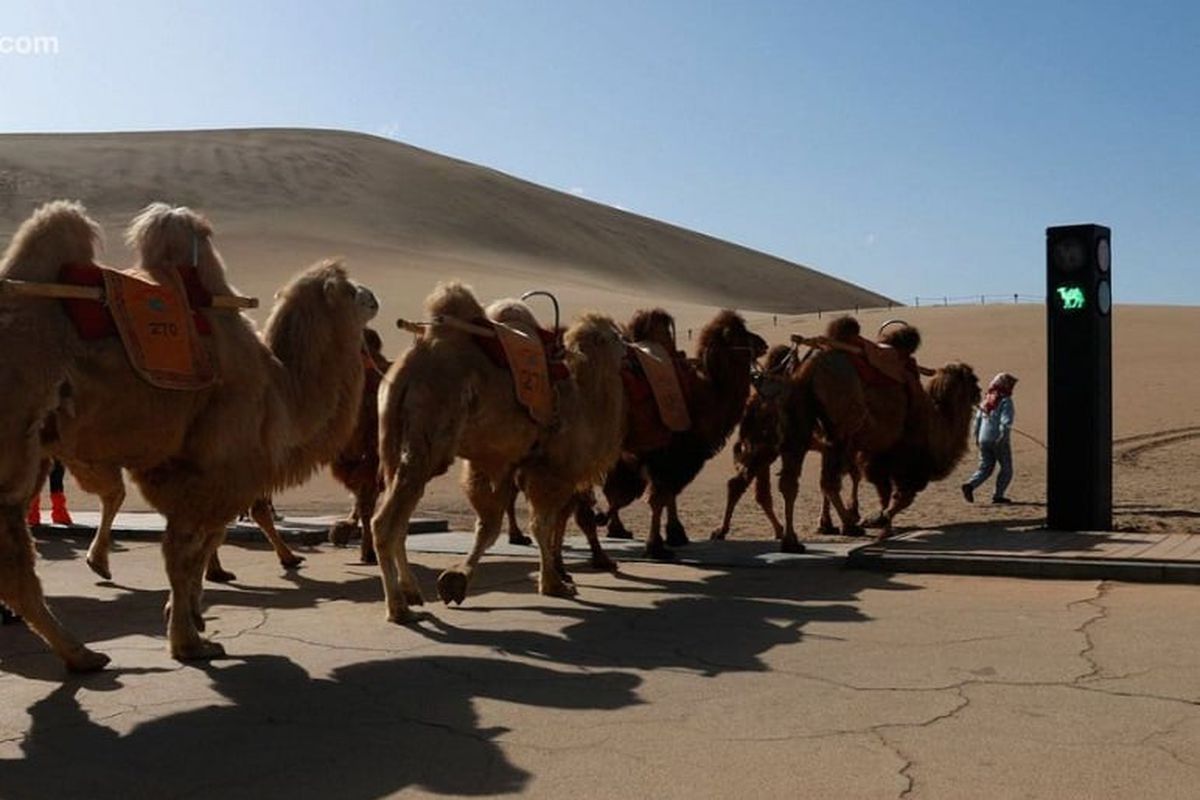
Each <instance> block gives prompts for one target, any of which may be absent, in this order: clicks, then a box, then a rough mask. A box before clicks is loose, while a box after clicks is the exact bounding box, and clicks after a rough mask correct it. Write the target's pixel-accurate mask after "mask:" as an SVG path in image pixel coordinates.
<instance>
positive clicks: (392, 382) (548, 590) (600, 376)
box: [373, 282, 625, 623]
mask: <svg viewBox="0 0 1200 800" xmlns="http://www.w3.org/2000/svg"><path fill="white" fill-rule="evenodd" d="M425 310H426V312H427V314H428V315H429V318H430V319H432V320H435V321H437V320H443V321H444V320H454V321H457V322H458V323H459V325H461V324H462V323H464V322H466V323H474V325H476V326H481V325H482V326H486V325H488V324H489V323H488V321H489V320H491V321H494V322H500V323H505V324H508V325H510V326H512V327H515V328H517V329H518V330H521V331H522V332H524V333H525V334H527V335H530V336H538V335H539V334H538V330H537V322H536V320H535V319H534V317H533V314H532V313H531V312H530V310H529V308H528V306H526V305H525V304H524V303H521V302H519V301H515V300H506V301H498V302H496V303H493V304H492V305H491V307H489V309H488V311H487V312H486V313H485V312H484V309H483V308H482V307H481V306H480V305H479V302H478V301H477V300H476V299H475V296H474V295H473V294H472V293H471V290H470V289H469V288H468V287H467V286H464V285H463V284H461V283H458V282H450V283H444V284H440V285H439V286H438V287H437V288H436V289H435V290H434V291H433V293H432V294H431V295H430V296H429V297H428V298H427V299H426V301H425ZM472 336H473V334H472V333H470V332H468V331H465V330H463V329H462V328H461V327H459V326H456V325H452V324H447V323H446V322H440V323H436V322H435V324H432V325H430V326H429V327H428V329H426V331H425V332H424V334H422V335H421V336H420V338H418V339H417V341H416V342H415V343H414V344H413V346H412V348H410V349H409V350H408V351H407V352H406V353H405V354H404V356H403V357H401V359H400V360H399V361H397V362H396V363H395V364H393V365H392V368H391V370H389V371H388V374H387V376H386V377H385V379H384V386H383V388H382V389H381V391H380V398H379V404H380V462H381V465H382V468H383V475H384V492H383V499H382V501H381V503H380V507H379V510H378V511H377V512H376V513H375V518H374V521H373V522H374V533H375V552H376V554H377V556H378V559H379V566H380V572H381V576H382V580H383V590H384V596H385V599H386V601H387V619H388V620H389V621H391V622H397V623H401V622H405V621H408V620H409V619H411V618H412V612H411V611H410V610H409V606H410V605H417V604H420V603H422V602H423V598H422V596H421V591H420V588H419V587H418V586H417V583H416V580H415V579H414V577H413V575H412V572H411V570H410V567H409V564H408V557H407V554H406V552H405V545H404V541H405V537H406V535H407V530H408V520H409V518H410V516H411V515H412V512H413V510H414V509H415V508H416V505H417V503H418V501H419V500H420V498H421V496H422V494H423V493H424V491H425V486H426V484H427V483H428V482H429V481H430V480H431V479H432V478H433V477H435V476H437V475H441V474H443V473H445V472H446V471H447V470H448V469H449V468H450V465H451V464H452V463H453V462H454V460H455V458H456V457H459V458H462V459H464V460H465V462H466V463H465V465H464V470H463V481H462V482H463V487H464V490H465V492H466V495H467V499H468V500H469V501H470V503H471V505H472V507H473V508H474V509H475V512H476V514H477V520H476V523H475V543H474V545H473V547H472V549H471V552H470V554H469V555H468V556H467V558H466V560H465V561H464V562H462V563H461V564H459V565H456V566H454V567H451V568H450V569H447V570H445V571H444V572H442V574H441V575H440V576H438V582H437V589H438V595H439V596H440V597H441V599H442V601H443V602H445V603H447V604H449V603H451V602H455V603H461V602H463V600H464V599H465V597H466V593H467V589H468V587H469V584H470V581H471V579H472V577H473V576H474V574H475V570H476V568H477V566H478V564H479V561H480V559H481V558H482V556H483V553H484V552H485V551H486V550H487V549H488V548H489V547H490V546H491V545H492V544H493V543H494V542H495V541H496V539H497V537H498V536H499V534H500V529H501V527H502V523H503V519H504V515H505V511H506V509H507V508H508V507H509V504H510V501H511V500H512V496H513V493H514V492H515V491H517V488H518V487H517V485H516V480H519V481H520V487H519V488H520V489H521V490H522V491H524V493H525V495H526V497H527V498H528V500H529V504H530V508H531V516H532V525H531V532H532V534H533V537H534V539H535V540H536V541H537V544H538V549H539V554H540V566H539V572H538V591H539V592H541V594H543V595H549V596H559V597H569V596H573V595H574V594H575V592H576V590H575V587H574V584H573V583H572V582H571V581H570V579H569V577H566V576H564V575H563V572H564V570H562V569H561V567H562V558H561V552H562V537H563V533H564V530H565V527H566V521H567V516H568V514H569V513H570V512H571V511H572V509H573V507H574V504H575V495H576V493H577V492H580V491H585V490H586V489H587V488H588V487H590V486H591V485H593V484H594V483H595V482H597V481H599V480H600V479H601V478H602V477H603V475H604V474H605V472H606V471H607V470H608V468H609V467H610V466H611V464H612V462H613V461H615V460H616V457H617V455H618V453H619V451H620V444H621V439H622V436H623V434H624V422H625V398H624V393H623V391H622V385H621V377H620V370H621V362H622V358H623V356H624V352H625V349H624V344H623V343H622V341H621V338H620V333H619V331H618V330H617V327H616V325H615V324H614V323H613V322H612V320H610V319H608V318H607V317H603V316H600V315H598V314H585V315H584V316H582V317H581V318H580V319H579V320H577V321H576V322H575V324H574V325H572V326H571V327H570V328H569V329H568V330H567V332H566V335H565V336H564V339H563V344H564V352H565V366H566V370H567V377H566V378H565V379H563V380H560V381H558V382H556V383H555V384H554V390H555V394H556V396H557V411H556V419H555V420H554V422H553V423H552V424H548V425H545V424H539V423H536V422H534V420H533V418H532V417H531V415H530V413H529V412H527V411H526V409H525V408H524V407H523V406H521V405H520V404H519V403H518V401H517V399H516V396H515V393H514V383H513V377H512V374H511V373H510V371H509V369H508V368H507V367H503V366H499V365H497V364H496V363H494V362H493V361H492V360H491V359H490V358H489V356H488V355H487V354H486V353H485V352H484V350H483V349H482V348H481V347H480V345H479V344H477V343H476V342H475V341H474V340H473V338H472Z"/></svg>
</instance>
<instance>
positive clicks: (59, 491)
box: [25, 458, 75, 528]
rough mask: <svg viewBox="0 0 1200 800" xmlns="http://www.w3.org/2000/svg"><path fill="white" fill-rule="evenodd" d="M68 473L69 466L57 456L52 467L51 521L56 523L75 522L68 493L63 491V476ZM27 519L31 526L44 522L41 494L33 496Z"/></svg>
mask: <svg viewBox="0 0 1200 800" xmlns="http://www.w3.org/2000/svg"><path fill="white" fill-rule="evenodd" d="M66 473H67V468H66V467H64V466H63V464H62V462H61V461H59V460H58V459H57V458H56V459H54V463H53V465H51V467H50V521H51V522H52V523H54V524H55V525H73V524H75V523H73V522H72V521H71V512H70V511H68V510H67V495H66V492H64V491H63V478H64V477H65V476H66ZM25 521H26V523H27V524H28V525H29V527H31V528H32V527H34V526H35V525H41V524H42V506H41V497H40V496H39V495H36V494H35V495H34V496H33V501H32V502H31V503H30V504H29V513H28V514H27V515H26V517H25Z"/></svg>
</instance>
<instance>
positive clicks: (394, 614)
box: [387, 608, 417, 625]
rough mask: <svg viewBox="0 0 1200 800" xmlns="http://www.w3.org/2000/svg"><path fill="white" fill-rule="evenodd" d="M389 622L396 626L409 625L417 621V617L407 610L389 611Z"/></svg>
mask: <svg viewBox="0 0 1200 800" xmlns="http://www.w3.org/2000/svg"><path fill="white" fill-rule="evenodd" d="M387 621H388V622H391V623H393V624H395V625H409V624H411V623H413V622H416V621H417V615H416V614H414V613H413V612H411V611H409V610H408V609H407V608H404V609H398V610H396V611H389V612H388V615H387Z"/></svg>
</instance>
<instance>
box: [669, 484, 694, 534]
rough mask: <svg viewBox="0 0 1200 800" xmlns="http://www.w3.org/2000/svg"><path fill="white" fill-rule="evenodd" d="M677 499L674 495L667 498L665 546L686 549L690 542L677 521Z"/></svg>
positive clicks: (677, 496) (681, 524) (681, 525)
mask: <svg viewBox="0 0 1200 800" xmlns="http://www.w3.org/2000/svg"><path fill="white" fill-rule="evenodd" d="M678 499H679V495H674V494H673V495H670V496H669V497H668V498H667V544H668V545H670V546H671V547H686V546H687V545H688V544H690V542H689V541H688V536H687V531H686V530H685V529H684V527H683V523H682V522H680V521H679V509H678V507H677V506H676V505H675V504H676V501H677V500H678Z"/></svg>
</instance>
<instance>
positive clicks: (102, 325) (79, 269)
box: [58, 264, 216, 391]
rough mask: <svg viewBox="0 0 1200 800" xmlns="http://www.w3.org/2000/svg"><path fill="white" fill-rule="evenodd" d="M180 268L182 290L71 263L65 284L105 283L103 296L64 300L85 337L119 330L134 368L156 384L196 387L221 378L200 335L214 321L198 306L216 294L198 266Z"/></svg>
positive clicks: (65, 272) (64, 270)
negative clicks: (203, 281) (203, 282)
mask: <svg viewBox="0 0 1200 800" xmlns="http://www.w3.org/2000/svg"><path fill="white" fill-rule="evenodd" d="M179 272H180V277H181V278H182V283H183V286H184V293H182V294H180V293H179V292H178V291H177V290H176V289H174V288H172V287H169V286H162V285H160V284H157V283H154V282H152V281H149V280H147V279H145V278H144V277H142V276H141V275H138V274H133V273H132V272H122V271H120V270H116V269H113V268H111V267H104V266H100V265H97V264H66V265H64V266H63V267H61V268H60V270H59V276H58V277H59V282H61V283H65V284H71V285H75V286H102V287H103V288H104V300H103V301H100V300H75V299H71V300H63V301H62V303H63V306H64V307H65V309H66V312H67V316H68V317H69V318H70V319H71V322H72V324H73V325H74V326H75V330H76V331H77V332H78V333H79V336H80V338H83V339H101V338H107V337H111V336H117V337H119V338H120V340H121V343H122V344H123V345H124V347H125V355H126V356H127V357H128V358H129V363H130V365H131V366H132V367H133V369H134V371H135V372H137V373H138V374H139V375H140V376H141V377H142V379H143V380H145V381H146V382H147V383H149V384H150V385H151V386H157V387H159V388H160V389H175V390H183V391H196V390H199V389H205V388H208V387H209V386H212V385H213V383H215V382H216V373H215V371H214V369H213V365H212V358H211V356H210V355H209V352H208V349H207V348H206V347H204V345H203V344H202V343H201V341H200V335H201V334H202V333H203V334H205V335H209V334H211V333H212V327H211V326H210V324H209V322H208V320H207V319H205V318H204V317H203V316H202V315H200V314H199V313H198V312H197V311H196V310H195V308H196V307H205V306H210V305H211V304H212V295H210V294H209V293H208V292H207V291H206V290H205V289H204V287H203V286H202V285H201V283H200V278H199V275H198V273H197V272H196V270H195V269H194V268H183V269H180V270H179Z"/></svg>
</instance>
